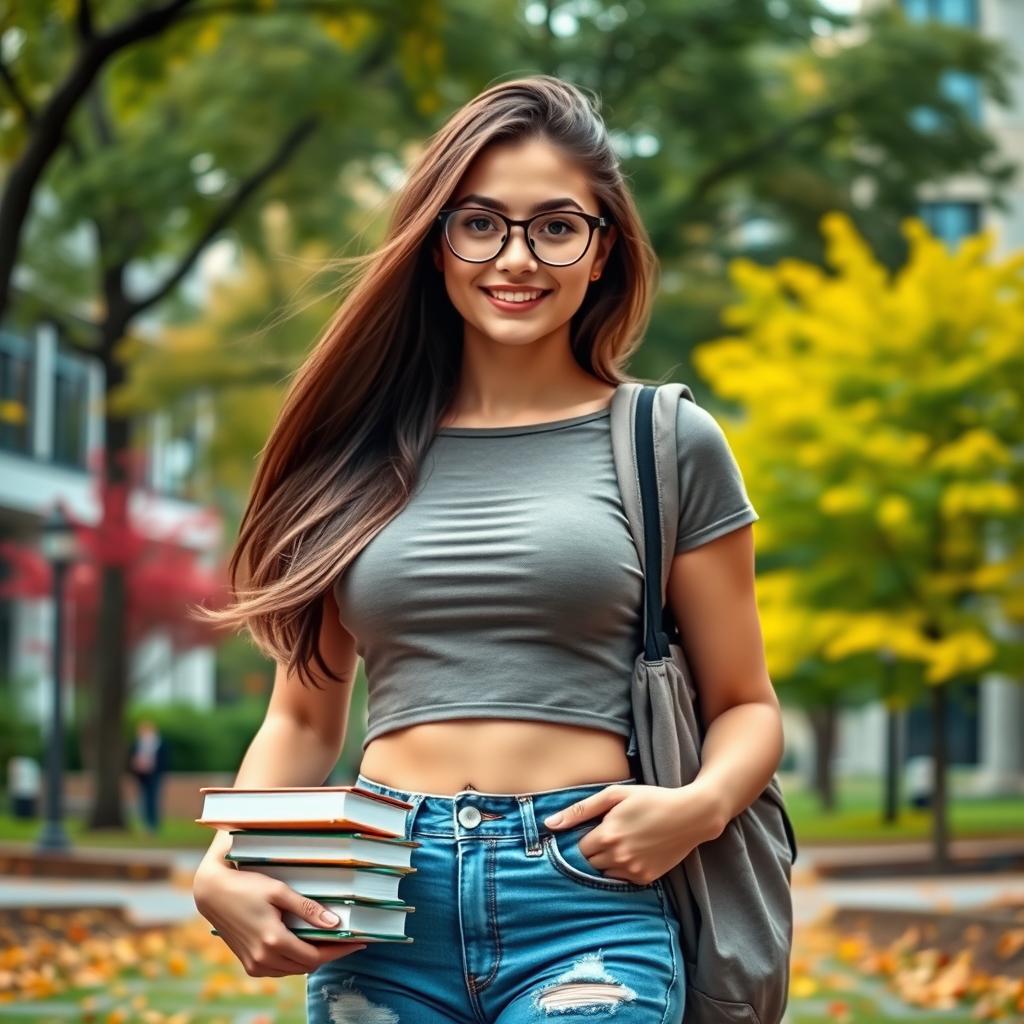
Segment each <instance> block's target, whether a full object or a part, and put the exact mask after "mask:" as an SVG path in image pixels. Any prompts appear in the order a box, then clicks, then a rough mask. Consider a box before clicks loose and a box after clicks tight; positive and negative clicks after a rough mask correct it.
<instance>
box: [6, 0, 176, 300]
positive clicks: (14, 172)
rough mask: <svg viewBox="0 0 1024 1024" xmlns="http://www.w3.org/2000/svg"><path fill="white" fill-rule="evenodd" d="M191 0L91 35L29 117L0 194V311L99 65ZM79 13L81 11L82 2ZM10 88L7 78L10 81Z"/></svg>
mask: <svg viewBox="0 0 1024 1024" xmlns="http://www.w3.org/2000/svg"><path fill="white" fill-rule="evenodd" d="M192 2H194V0H168V2H167V3H166V4H164V5H163V6H162V7H156V8H153V9H151V10H145V11H142V12H141V13H140V14H137V15H136V16H135V17H133V18H130V19H129V20H127V21H125V22H123V23H122V24H121V25H119V26H117V27H116V28H114V29H113V30H112V31H110V32H108V33H106V34H105V35H93V36H92V37H91V38H90V39H89V41H88V43H87V45H85V46H84V47H83V48H82V50H81V51H80V52H79V54H78V59H77V60H76V61H75V63H74V64H73V65H72V67H71V70H70V71H69V72H68V73H67V75H66V76H65V78H64V80H63V82H62V83H61V84H60V85H59V86H58V88H57V89H56V90H55V92H54V93H53V95H52V96H51V97H50V99H49V101H48V102H47V103H46V104H45V105H44V106H43V107H42V109H41V110H40V111H39V112H38V113H37V114H36V116H35V117H34V118H33V121H32V128H33V131H32V133H31V135H30V136H29V141H28V145H27V146H26V147H25V151H24V152H23V153H22V154H21V156H20V158H19V159H18V160H16V161H15V162H14V163H13V164H12V166H11V168H10V171H9V173H8V176H7V186H6V188H5V189H4V192H3V196H2V198H0V316H2V315H3V312H4V310H5V309H6V308H7V301H8V296H9V294H10V288H11V275H12V274H13V272H14V263H15V260H16V259H17V255H18V248H19V245H20V242H21V233H22V230H23V229H24V226H25V219H26V218H27V217H28V212H29V208H30V206H31V203H32V194H33V192H34V191H35V188H36V185H37V184H38V183H39V179H40V178H41V177H42V174H43V171H44V170H45V168H46V166H47V164H48V163H49V161H50V159H51V157H52V156H53V154H54V152H56V150H57V147H58V146H59V145H60V143H61V141H62V140H63V139H64V138H65V129H66V128H67V124H68V121H69V120H70V119H71V115H72V114H73V113H74V111H75V108H76V107H77V106H78V104H79V103H80V102H81V101H82V99H83V97H84V96H85V95H86V94H87V93H88V91H89V87H90V86H91V85H92V83H93V81H94V80H95V78H96V76H97V75H98V74H99V72H100V69H101V68H102V67H103V65H104V64H106V62H107V61H108V60H109V59H110V58H111V57H112V56H113V55H114V54H115V53H117V52H118V51H120V50H123V49H124V48H125V47H127V46H130V45H132V44H133V43H136V42H139V41H140V40H142V39H148V38H149V37H150V36H155V35H157V34H159V33H160V32H162V31H163V30H164V29H165V28H166V27H167V26H168V25H169V24H171V23H172V22H173V21H174V20H175V19H176V18H177V17H178V15H179V14H180V12H181V11H182V10H184V9H185V8H186V7H187V6H188V5H189V4H190V3H192ZM79 10H80V14H81V8H80V9H79ZM8 88H10V81H8Z"/></svg>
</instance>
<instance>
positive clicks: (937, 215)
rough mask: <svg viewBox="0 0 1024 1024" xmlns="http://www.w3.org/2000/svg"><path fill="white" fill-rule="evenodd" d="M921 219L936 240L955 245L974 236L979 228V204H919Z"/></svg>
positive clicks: (948, 202) (946, 202)
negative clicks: (966, 236) (965, 237)
mask: <svg viewBox="0 0 1024 1024" xmlns="http://www.w3.org/2000/svg"><path fill="white" fill-rule="evenodd" d="M918 212H919V214H920V217H921V219H922V220H923V221H924V222H925V223H926V224H927V225H928V229H929V230H930V231H931V233H932V234H933V235H935V236H936V237H937V238H941V239H942V240H943V241H944V242H946V244H947V245H955V244H956V243H957V242H959V241H960V239H961V238H963V237H964V236H965V235H973V234H975V233H976V232H977V231H978V230H979V228H980V226H981V205H980V204H979V203H969V202H953V201H939V202H926V203H921V204H920V206H919V207H918Z"/></svg>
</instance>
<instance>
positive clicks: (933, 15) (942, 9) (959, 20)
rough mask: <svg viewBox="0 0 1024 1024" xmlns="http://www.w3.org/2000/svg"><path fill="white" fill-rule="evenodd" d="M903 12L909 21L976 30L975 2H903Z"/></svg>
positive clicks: (950, 0) (974, 0) (943, 0)
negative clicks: (937, 23)
mask: <svg viewBox="0 0 1024 1024" xmlns="http://www.w3.org/2000/svg"><path fill="white" fill-rule="evenodd" d="M903 11H904V13H905V14H906V16H907V17H908V18H909V19H910V20H911V21H941V22H944V23H945V24H947V25H963V26H964V27H966V28H978V3H977V0H903Z"/></svg>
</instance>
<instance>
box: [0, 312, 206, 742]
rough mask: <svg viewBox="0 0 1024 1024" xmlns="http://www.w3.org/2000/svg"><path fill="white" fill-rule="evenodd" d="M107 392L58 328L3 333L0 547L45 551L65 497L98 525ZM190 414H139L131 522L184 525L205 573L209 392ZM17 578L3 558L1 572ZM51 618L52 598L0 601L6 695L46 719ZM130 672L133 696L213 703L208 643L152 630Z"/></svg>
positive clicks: (151, 533)
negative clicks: (197, 480) (98, 464)
mask: <svg viewBox="0 0 1024 1024" xmlns="http://www.w3.org/2000/svg"><path fill="white" fill-rule="evenodd" d="M103 393H104V380H103V369H102V366H101V364H100V363H99V361H98V360H96V359H90V358H88V357H86V356H83V355H82V354H80V353H79V352H77V351H74V350H71V349H70V348H69V347H67V346H65V345H63V344H62V343H61V339H60V337H59V333H58V331H57V330H56V329H55V328H54V327H53V326H52V325H51V324H39V325H37V326H34V327H32V328H24V327H15V326H13V325H12V324H11V323H10V322H8V323H7V324H6V325H5V326H3V327H2V328H0V540H4V541H8V542H13V543H15V544H17V545H21V546H25V545H34V544H38V538H39V528H40V526H41V524H42V522H43V520H44V519H45V518H46V516H47V515H48V514H49V512H50V511H51V509H52V508H53V507H54V504H55V502H57V501H58V500H60V501H62V502H63V503H64V504H65V506H66V507H67V508H68V510H69V512H70V513H71V514H72V515H73V516H74V518H75V519H77V520H79V521H81V522H86V523H90V524H92V523H96V522H98V520H99V517H100V508H99V500H98V495H99V492H98V488H97V480H96V479H95V472H94V469H93V468H91V467H94V466H95V462H94V461H93V459H94V457H95V455H96V453H97V452H98V451H99V450H101V447H102V444H103V426H104V424H103V416H102V403H103ZM187 413H188V414H187V415H185V416H182V417H181V420H182V424H181V426H178V424H176V423H174V422H173V421H172V419H171V416H170V414H168V413H163V412H161V413H157V414H155V415H152V416H149V417H144V418H143V420H144V422H143V423H142V426H143V427H144V429H145V434H146V435H147V437H148V442H147V445H146V450H147V466H146V470H145V476H144V481H143V487H141V488H137V492H136V493H133V494H132V497H131V501H130V505H129V509H130V513H131V514H132V522H133V524H134V525H136V526H137V527H138V528H140V529H141V530H142V531H143V533H144V534H145V535H146V536H147V537H152V539H153V540H158V539H160V538H164V537H166V536H168V534H169V533H171V532H172V531H176V530H180V531H181V532H180V537H177V538H176V539H177V541H178V543H179V544H181V545H184V546H185V547H186V548H187V549H189V550H191V551H195V552H196V556H197V560H198V561H199V563H200V564H202V565H205V566H207V567H210V566H212V565H213V564H214V563H213V559H215V558H216V557H217V552H218V550H219V543H220V532H221V530H220V524H219V520H218V519H217V517H213V518H212V519H210V518H209V517H208V518H207V519H206V521H205V522H194V520H198V519H201V518H202V517H201V516H200V515H199V514H200V513H201V512H202V511H203V508H202V507H201V506H200V505H199V504H197V503H196V502H195V501H194V500H193V499H192V497H191V496H190V493H189V491H190V486H191V477H192V473H193V469H194V466H195V461H196V455H197V453H198V451H199V450H200V447H201V445H202V444H203V443H204V440H205V438H206V437H207V436H208V434H209V431H210V429H211V426H212V424H211V422H210V416H209V412H208V410H206V409H205V408H204V404H203V398H202V396H196V398H195V400H194V403H193V404H192V406H191V407H190V409H189V410H187ZM12 571H13V569H12V566H11V565H10V564H9V563H8V562H7V561H6V560H5V559H0V573H3V574H4V575H5V576H6V575H8V574H10V573H11V572H12ZM53 611H54V609H53V602H52V600H51V599H50V598H49V597H46V598H40V599H26V598H0V688H3V689H4V690H5V691H6V692H7V694H9V695H10V696H11V697H12V698H13V700H14V702H15V703H16V705H17V706H19V707H21V708H22V709H23V711H24V712H25V713H27V714H28V715H29V716H31V717H32V718H35V719H36V720H38V721H40V722H45V721H47V716H48V712H49V710H50V706H51V693H52V667H51V634H52V628H53ZM69 613H70V614H74V610H73V608H69ZM129 666H130V668H129V675H130V686H131V689H130V694H131V698H132V699H133V700H152V701H156V702H162V701H166V700H171V699H178V700H184V701H188V702H192V703H196V704H199V705H201V706H210V705H212V703H213V701H214V694H215V673H214V649H213V648H212V647H202V648H193V649H190V650H185V651H177V652H176V651H174V649H173V646H172V644H171V640H170V636H169V635H168V634H167V633H166V632H160V631H153V632H152V633H151V634H150V635H148V636H147V637H146V638H144V639H143V640H141V641H140V642H138V643H137V644H136V645H135V647H134V649H133V650H132V651H131V653H130V660H129ZM65 673H66V675H67V676H69V677H74V675H75V673H74V672H73V671H70V670H69V669H66V670H65ZM65 687H66V691H65V692H66V699H65V706H66V707H67V708H69V709H72V708H73V706H74V687H73V686H72V685H71V684H70V682H69V681H68V680H67V679H66V680H65Z"/></svg>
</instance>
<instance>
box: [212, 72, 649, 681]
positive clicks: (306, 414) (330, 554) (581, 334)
mask: <svg viewBox="0 0 1024 1024" xmlns="http://www.w3.org/2000/svg"><path fill="white" fill-rule="evenodd" d="M536 136H540V137H542V138H544V139H546V140H548V141H550V142H551V143H553V144H554V145H557V146H559V147H561V148H562V149H563V151H565V152H567V153H568V154H569V155H570V156H572V157H574V158H575V159H576V160H577V161H578V162H579V165H580V167H581V168H582V169H583V170H584V172H585V173H587V174H588V175H589V179H590V185H591V188H592V190H593V192H594V195H595V196H596V197H597V199H598V200H599V202H600V205H601V208H602V209H601V212H602V214H605V215H607V216H610V218H611V220H612V223H614V224H615V225H616V227H617V228H618V238H617V239H616V244H615V245H613V246H612V248H611V252H610V254H609V258H608V260H607V262H606V264H605V267H604V270H603V272H602V276H601V281H600V284H599V285H596V286H594V287H591V288H590V289H588V291H587V295H586V298H585V299H584V301H583V303H582V304H581V306H580V308H579V309H578V310H577V312H576V313H575V314H574V315H573V318H572V322H571V324H570V338H571V345H572V351H573V354H574V356H575V358H576V359H577V361H578V362H579V364H580V365H581V366H582V367H583V368H584V369H586V370H588V371H589V372H590V373H592V374H593V375H594V376H595V377H597V378H598V379H600V380H603V381H606V382H607V383H609V384H617V383H619V382H621V381H623V380H633V379H636V378H634V377H631V376H629V375H628V374H626V373H625V370H624V366H625V364H626V363H627V361H628V359H629V357H630V355H631V354H632V353H633V352H634V350H635V349H636V348H637V347H638V346H639V344H640V342H641V341H642V338H643V333H644V331H645V330H646V328H647V325H648V322H649V318H650V307H651V302H652V296H653V292H654V288H655V285H656V279H657V274H658V267H657V260H656V257H655V254H654V251H653V249H652V247H651V244H650V239H649V236H648V234H647V231H646V229H645V228H644V226H643V224H642V223H641V220H640V217H639V214H638V212H637V209H636V206H635V203H634V201H633V198H632V195H631V194H630V192H629V190H628V188H627V185H626V183H625V181H624V179H623V175H622V172H621V171H620V168H619V161H618V157H617V155H616V153H615V151H614V149H613V148H612V145H611V142H610V140H609V138H608V133H607V129H606V128H605V125H604V122H603V120H602V118H601V115H600V100H599V99H598V98H597V97H596V96H593V95H591V94H589V93H586V92H584V91H583V90H582V89H581V88H579V87H577V86H575V85H572V84H570V83H568V82H565V81H563V80H561V79H558V78H555V77H552V76H550V75H533V76H530V77H527V78H519V79H516V80H513V81H508V82H504V83H501V84H497V85H493V86H491V87H490V88H488V89H486V90H485V91H484V92H482V93H480V95H478V96H477V97H476V98H475V99H473V100H471V101H470V102H468V103H467V104H465V105H464V106H463V107H461V108H460V109H459V110H457V111H456V112H455V113H454V114H453V115H452V117H451V118H449V120H448V121H447V122H446V123H445V124H444V126H443V127H442V128H441V129H440V130H439V131H437V132H436V133H435V134H434V135H433V136H432V137H431V138H430V139H429V140H428V141H427V144H426V146H425V148H424V150H423V152H422V154H421V155H420V156H419V158H418V159H417V161H416V162H415V165H414V166H413V167H412V168H411V170H410V172H409V176H408V178H407V180H406V182H405V184H404V185H403V187H402V188H401V191H400V192H399V193H398V195H397V197H396V202H395V207H394V210H393V213H392V216H391V221H390V224H389V226H388V230H387V233H386V235H385V237H384V240H383V242H382V243H381V244H380V245H379V246H378V248H377V249H376V250H374V251H373V252H371V253H368V254H366V255H363V256H356V257H350V258H347V259H348V261H349V262H350V263H352V264H354V265H355V269H356V273H355V274H354V275H353V277H354V278H355V284H354V286H353V287H352V288H351V290H350V292H349V293H348V295H347V296H346V297H345V299H344V301H343V302H342V304H341V306H340V307H339V309H338V310H337V312H336V313H335V314H334V316H333V317H332V319H331V320H330V322H329V323H328V324H327V326H326V327H325V329H324V331H323V332H322V334H321V336H320V338H319V339H318V341H317V343H316V345H315V347H314V349H313V351H312V352H311V353H310V355H309V356H308V358H307V359H306V360H305V361H304V362H303V364H302V365H301V366H300V367H299V369H298V371H297V373H296V374H295V377H294V379H293V381H292V383H291V386H290V387H289V389H288V392H287V394H286V395H285V398H284V402H283V404H282V406H281V409H280V411H279V413H278V415H277V419H276V421H275V423H274V426H273V428H272V429H271V432H270V436H269V437H268V439H267V442H266V444H265V445H264V447H263V450H262V452H261V459H260V462H259V466H258V468H257V470H256V474H255V478H254V481H253V484H252V488H251V491H250V495H249V500H248V504H247V506H246V509H245V513H244V515H243V516H242V521H241V524H240V528H239V536H238V540H237V543H236V545H235V549H234V551H233V553H232V555H231V559H230V562H229V574H230V580H231V591H232V598H233V603H232V604H231V605H230V606H229V607H227V608H224V609H220V610H212V609H208V608H202V607H201V608H197V609H196V613H197V614H198V615H199V616H200V617H201V618H206V619H207V620H209V621H212V622H216V623H218V624H221V625H232V626H237V627H242V628H244V627H247V628H248V629H249V631H250V633H251V635H252V637H253V639H254V641H255V643H256V645H257V646H258V647H259V648H260V650H262V651H263V652H264V653H266V654H267V655H268V656H269V657H271V658H273V659H274V660H275V661H279V662H284V663H286V664H287V666H288V669H289V671H297V672H298V674H299V678H300V679H303V677H304V676H306V675H308V676H309V678H310V681H312V682H313V683H314V685H317V684H316V679H315V678H313V676H312V675H311V674H309V672H308V665H307V662H309V661H310V660H311V659H314V658H315V661H316V664H317V667H318V670H319V671H320V672H322V673H323V674H324V675H325V676H327V677H328V678H332V679H337V676H336V675H335V674H334V673H333V672H332V671H331V669H330V668H329V666H327V665H326V664H325V662H324V659H323V656H322V654H321V651H320V649H319V635H320V628H321V614H322V611H323V598H324V596H325V593H326V592H327V591H328V589H329V588H330V587H331V586H332V585H333V583H334V581H335V580H336V579H337V578H338V577H339V576H340V575H341V574H342V573H343V572H344V570H345V568H346V567H347V566H348V565H349V563H350V562H351V561H352V560H353V559H354V558H355V557H356V555H357V554H358V553H359V552H360V551H361V550H362V548H363V547H365V546H366V544H367V543H368V542H369V541H370V540H371V539H372V538H373V536H374V535H375V534H376V533H377V532H378V531H379V530H380V529H381V528H382V527H384V526H385V525H386V524H387V523H388V522H389V521H390V520H391V519H392V518H394V516H395V515H397V514H398V513H399V512H400V511H401V509H402V508H403V506H404V505H405V504H406V502H407V501H408V499H409V496H410V494H411V493H412V491H413V488H414V487H415V484H416V481H417V476H418V472H419V467H420V462H421V459H422V457H423V455H424V454H425V452H426V450H427V448H428V447H429V446H430V444H431V442H432V441H433V438H434V434H435V431H436V430H437V427H438V425H439V424H440V423H441V422H443V420H444V419H445V417H446V415H447V413H448V410H449V406H450V405H451V403H452V401H453V399H454V397H455V395H456V390H457V386H458V375H459V369H460V365H461V353H462V338H463V322H462V318H461V316H460V315H459V313H458V311H457V310H456V309H455V307H454V306H453V305H452V303H451V301H450V299H449V298H448V295H447V293H446V291H445V289H444V286H443V280H442V278H441V276H440V275H439V273H438V271H437V268H436V267H435V266H434V264H433V262H432V260H431V252H430V248H431V242H432V239H433V235H432V232H433V231H434V230H435V227H434V225H435V221H436V218H437V215H438V212H439V211H440V210H441V209H442V207H444V205H445V202H446V201H447V200H448V199H450V197H451V194H452V190H453V189H454V188H455V186H456V185H457V184H458V182H459V181H460V180H461V178H462V176H463V175H464V174H465V172H466V171H467V169H468V168H469V166H470V164H471V163H472V161H473V158H474V157H476V156H477V155H478V154H479V153H480V152H481V151H482V150H483V149H484V147H485V146H487V145H488V144H489V143H492V142H498V141H503V142H504V141H509V140H525V139H530V138H533V137H536Z"/></svg>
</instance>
